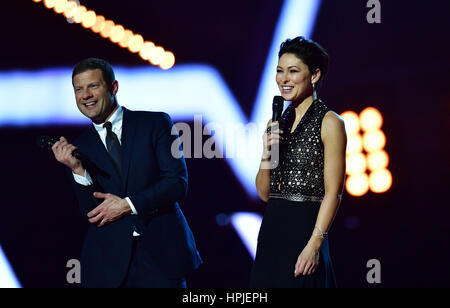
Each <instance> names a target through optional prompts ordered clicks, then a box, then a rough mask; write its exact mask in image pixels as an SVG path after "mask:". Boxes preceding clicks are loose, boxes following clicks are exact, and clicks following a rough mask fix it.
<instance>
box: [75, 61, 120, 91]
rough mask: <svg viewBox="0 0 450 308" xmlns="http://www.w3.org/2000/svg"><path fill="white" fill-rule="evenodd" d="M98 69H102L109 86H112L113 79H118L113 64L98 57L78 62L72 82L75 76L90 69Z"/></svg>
mask: <svg viewBox="0 0 450 308" xmlns="http://www.w3.org/2000/svg"><path fill="white" fill-rule="evenodd" d="M96 69H99V70H101V71H102V76H103V79H104V80H105V82H106V84H107V86H108V88H109V87H111V85H112V83H113V81H114V80H116V77H115V75H114V71H113V68H112V66H111V64H109V63H108V62H106V61H105V60H102V59H97V58H88V59H84V60H82V61H80V62H78V63H77V64H76V65H75V67H74V68H73V71H72V83H73V77H75V76H76V75H78V74H81V73H84V72H86V71H88V70H96Z"/></svg>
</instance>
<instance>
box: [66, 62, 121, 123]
mask: <svg viewBox="0 0 450 308" xmlns="http://www.w3.org/2000/svg"><path fill="white" fill-rule="evenodd" d="M73 89H74V91H75V99H76V101H77V107H78V109H79V110H80V111H81V113H82V114H84V115H85V116H86V117H88V118H89V119H91V120H92V121H93V122H94V123H103V122H105V121H106V120H107V118H108V117H109V116H110V115H111V114H112V111H113V110H114V108H115V102H114V96H115V95H116V93H117V90H118V82H117V81H114V82H113V83H112V85H110V86H108V85H107V84H106V82H105V80H104V79H103V75H102V71H101V70H100V69H94V70H87V71H85V72H82V73H80V74H77V75H75V76H74V77H73Z"/></svg>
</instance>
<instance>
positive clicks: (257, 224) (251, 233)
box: [231, 212, 262, 259]
mask: <svg viewBox="0 0 450 308" xmlns="http://www.w3.org/2000/svg"><path fill="white" fill-rule="evenodd" d="M261 222H262V217H261V215H259V214H256V213H246V212H241V213H235V214H233V215H231V224H232V225H233V227H234V229H235V230H236V232H237V233H238V234H239V236H240V238H241V240H242V242H243V243H244V245H245V247H246V248H247V251H248V253H249V254H250V255H251V256H252V258H253V259H255V255H256V247H257V245H258V233H259V229H260V228H261Z"/></svg>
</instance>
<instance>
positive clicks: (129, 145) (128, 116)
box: [121, 107, 136, 191]
mask: <svg viewBox="0 0 450 308" xmlns="http://www.w3.org/2000/svg"><path fill="white" fill-rule="evenodd" d="M122 108H123V120H122V138H121V139H122V184H123V187H124V188H125V191H126V190H127V185H126V184H127V183H128V171H129V169H130V163H131V156H132V153H133V152H132V149H133V144H134V139H135V138H134V137H135V135H136V120H135V119H134V117H133V113H132V111H130V110H128V109H126V108H125V107H122Z"/></svg>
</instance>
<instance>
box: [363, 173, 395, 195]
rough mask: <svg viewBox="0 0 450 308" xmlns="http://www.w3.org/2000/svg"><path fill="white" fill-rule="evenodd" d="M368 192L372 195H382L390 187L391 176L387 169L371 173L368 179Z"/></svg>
mask: <svg viewBox="0 0 450 308" xmlns="http://www.w3.org/2000/svg"><path fill="white" fill-rule="evenodd" d="M369 185H370V190H371V191H372V192H374V193H384V192H386V191H388V190H389V188H391V186H392V174H391V172H390V171H389V170H387V169H380V170H376V171H373V172H372V173H371V174H370V177H369Z"/></svg>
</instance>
